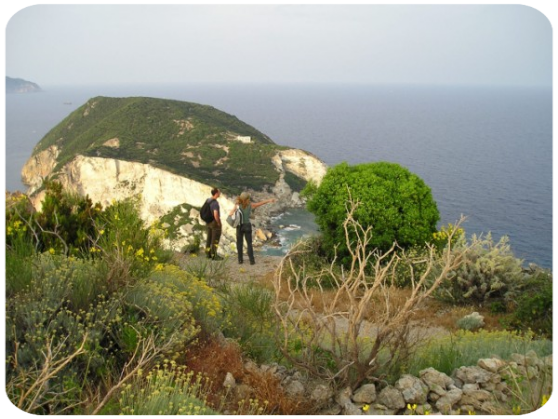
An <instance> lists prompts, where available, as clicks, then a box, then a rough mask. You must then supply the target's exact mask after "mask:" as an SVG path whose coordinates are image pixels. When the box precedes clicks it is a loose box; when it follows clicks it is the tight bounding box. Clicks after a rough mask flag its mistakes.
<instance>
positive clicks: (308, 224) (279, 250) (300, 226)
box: [261, 208, 319, 256]
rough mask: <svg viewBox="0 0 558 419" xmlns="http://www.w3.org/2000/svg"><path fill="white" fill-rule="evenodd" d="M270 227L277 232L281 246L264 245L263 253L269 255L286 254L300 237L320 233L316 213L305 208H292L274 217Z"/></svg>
mask: <svg viewBox="0 0 558 419" xmlns="http://www.w3.org/2000/svg"><path fill="white" fill-rule="evenodd" d="M270 227H271V229H272V230H273V231H274V232H275V233H276V234H277V236H278V238H279V242H280V245H281V246H280V247H277V246H273V245H265V246H263V248H262V249H261V252H262V254H264V255H269V256H284V255H285V254H286V253H287V252H288V250H289V249H290V248H291V246H292V245H293V244H294V243H296V242H297V241H299V240H300V239H302V238H305V237H309V236H312V235H317V234H319V231H318V226H317V224H316V223H315V221H314V214H312V213H310V212H308V211H307V210H306V209H304V208H291V209H289V210H288V211H286V212H285V213H283V214H281V215H278V216H276V217H272V219H271V224H270Z"/></svg>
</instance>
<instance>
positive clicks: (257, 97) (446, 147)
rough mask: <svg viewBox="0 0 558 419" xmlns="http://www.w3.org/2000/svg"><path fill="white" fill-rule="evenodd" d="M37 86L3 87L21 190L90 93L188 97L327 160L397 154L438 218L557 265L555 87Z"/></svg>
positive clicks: (12, 177)
mask: <svg viewBox="0 0 558 419" xmlns="http://www.w3.org/2000/svg"><path fill="white" fill-rule="evenodd" d="M42 87H43V89H44V90H45V92H43V93H37V94H27V95H13V94H12V95H7V98H6V111H7V115H6V187H7V190H16V189H20V190H21V189H24V186H23V185H22V184H21V180H20V172H21V168H22V166H23V164H24V163H25V161H26V160H27V158H28V157H29V156H30V154H31V151H32V149H33V147H34V145H35V144H36V143H37V142H38V141H39V140H40V139H41V138H42V137H43V136H44V135H45V134H46V133H47V132H48V131H49V130H50V129H51V128H53V127H54V126H55V125H56V124H58V123H59V122H60V121H61V120H62V119H63V118H64V117H66V116H67V115H68V114H69V113H70V112H71V111H73V110H74V109H76V108H77V107H78V106H80V105H82V104H83V103H85V102H86V101H87V100H88V99H89V98H91V97H94V96H99V95H104V96H118V97H123V96H150V97H159V98H169V99H177V100H185V101H191V102H198V103H203V104H208V105H211V106H214V107H216V108H218V109H220V110H223V111H225V112H227V113H231V114H233V115H236V116H237V117H238V118H240V119H241V120H243V121H245V122H247V123H249V124H251V125H252V126H254V127H256V128H257V129H259V130H260V131H262V132H264V133H265V134H267V135H269V136H270V137H271V138H272V139H273V140H274V141H275V142H276V143H278V144H281V145H287V146H291V147H298V148H302V149H304V150H307V151H310V152H312V153H314V154H315V155H316V156H318V157H319V158H321V159H322V160H323V161H325V162H326V163H327V164H328V165H334V164H337V163H339V162H341V161H347V162H349V163H351V164H356V163H364V162H375V161H390V162H395V163H399V164H401V165H403V166H405V167H407V168H408V169H409V170H411V171H412V172H414V173H416V174H417V175H418V176H420V177H421V178H422V179H423V180H424V181H425V182H426V183H427V184H428V185H429V186H430V187H431V188H432V193H433V195H434V199H435V200H436V202H437V203H438V208H439V210H440V213H441V217H442V220H441V223H440V224H442V225H443V224H447V223H454V222H456V221H457V220H458V219H459V217H460V215H461V214H463V215H466V216H467V217H468V219H467V222H466V223H465V225H464V227H465V230H466V231H467V234H468V235H471V234H473V233H475V234H486V233H488V232H491V233H492V235H493V237H494V238H495V239H499V238H500V237H501V236H503V235H506V236H508V237H509V238H510V242H511V246H512V250H513V251H514V253H515V254H516V256H518V257H520V258H523V259H525V261H526V262H527V263H528V262H534V263H537V264H539V265H541V266H544V267H547V268H550V267H552V91H551V89H550V88H549V89H536V88H494V87H457V86H455V87H440V86H438V87H433V86H402V85H397V86H395V85H394V86H357V85H351V86H347V85H281V86H278V85H219V84H213V85H191V86H189V85H183V86H176V85H173V86H165V85H142V86H89V87H57V86H42ZM299 219H300V221H301V224H302V227H303V228H302V232H304V231H305V230H312V229H313V226H312V225H311V222H308V220H306V218H304V217H303V216H300V214H299ZM294 221H296V220H294ZM294 221H293V223H294ZM294 224H296V223H294ZM291 231H294V230H291ZM296 234H297V235H299V234H302V233H300V232H298V233H296ZM295 236H296V235H295ZM284 237H291V233H289V232H285V236H284Z"/></svg>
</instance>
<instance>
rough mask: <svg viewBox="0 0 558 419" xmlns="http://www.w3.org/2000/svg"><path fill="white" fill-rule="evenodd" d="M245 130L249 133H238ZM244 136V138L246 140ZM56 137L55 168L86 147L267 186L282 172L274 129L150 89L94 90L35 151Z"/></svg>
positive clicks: (208, 180)
mask: <svg viewBox="0 0 558 419" xmlns="http://www.w3.org/2000/svg"><path fill="white" fill-rule="evenodd" d="M239 137H244V138H239ZM246 137H250V142H249V143H245V142H242V141H240V140H242V139H244V140H245V141H246V140H247V138H246ZM52 145H56V146H57V147H58V149H59V150H60V154H59V156H58V161H57V163H58V164H57V166H56V167H55V169H54V172H56V171H57V170H58V169H60V168H61V167H62V166H63V165H64V164H66V163H68V162H69V161H71V160H72V159H73V158H74V157H75V156H76V155H78V154H81V155H85V156H92V157H106V158H114V159H119V160H127V161H132V162H139V163H146V164H150V165H152V166H155V167H159V168H161V169H165V170H168V171H170V172H172V173H175V174H178V175H181V176H185V177H188V178H191V179H194V180H197V181H200V182H202V183H205V184H209V185H212V184H214V185H217V186H220V187H228V188H230V190H231V191H234V192H236V191H238V190H240V189H242V188H253V189H255V190H262V189H265V188H266V186H271V185H273V184H275V182H276V181H277V180H278V179H279V173H278V171H277V170H276V169H275V166H274V165H273V163H272V162H271V159H272V157H273V156H274V155H275V154H276V152H277V151H278V150H281V149H285V147H280V146H278V145H276V144H275V143H274V142H273V141H272V140H271V139H270V138H269V137H267V136H266V135H264V134H263V133H261V132H260V131H258V130H256V129H255V128H254V127H252V126H250V125H248V124H246V123H244V122H242V121H240V120H239V119H238V118H236V117H235V116H232V115H229V114H227V113H225V112H222V111H219V110H217V109H215V108H213V107H211V106H206V105H200V104H196V103H190V102H182V101H176V100H167V99H155V98H145V97H130V98H109V97H95V98H92V99H90V100H89V101H88V102H87V103H86V104H84V105H83V106H81V107H80V108H78V109H77V110H76V111H74V112H73V113H71V114H70V115H69V116H68V117H67V118H65V119H64V120H63V121H62V122H61V123H60V124H58V125H57V126H56V127H55V128H53V129H52V130H51V131H50V132H49V133H48V134H47V135H46V136H45V137H44V138H43V139H42V140H41V141H40V142H39V143H38V144H37V146H36V147H35V149H34V151H33V154H36V153H38V152H40V151H43V150H45V149H47V148H48V147H50V146H52Z"/></svg>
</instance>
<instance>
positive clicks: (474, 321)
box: [457, 312, 484, 331]
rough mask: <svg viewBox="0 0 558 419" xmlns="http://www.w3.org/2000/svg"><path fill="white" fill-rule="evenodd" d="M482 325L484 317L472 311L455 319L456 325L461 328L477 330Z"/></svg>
mask: <svg viewBox="0 0 558 419" xmlns="http://www.w3.org/2000/svg"><path fill="white" fill-rule="evenodd" d="M483 326H484V317H483V316H481V315H480V314H479V313H477V312H474V313H471V314H468V315H466V316H464V317H462V318H460V319H459V320H458V321H457V327H459V328H460V329H463V330H471V331H473V330H477V329H480V328H481V327H483Z"/></svg>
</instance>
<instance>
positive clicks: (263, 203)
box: [252, 198, 277, 209]
mask: <svg viewBox="0 0 558 419" xmlns="http://www.w3.org/2000/svg"><path fill="white" fill-rule="evenodd" d="M275 201H277V200H276V199H275V198H272V199H268V200H267V201H262V202H256V203H252V209H256V208H258V207H261V206H262V205H265V204H270V203H272V202H275Z"/></svg>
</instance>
